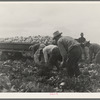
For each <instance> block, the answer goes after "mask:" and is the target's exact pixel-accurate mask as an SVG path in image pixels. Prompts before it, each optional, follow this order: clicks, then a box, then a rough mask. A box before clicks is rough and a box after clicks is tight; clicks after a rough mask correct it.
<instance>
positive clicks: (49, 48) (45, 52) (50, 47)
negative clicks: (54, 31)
mask: <svg viewBox="0 0 100 100" xmlns="http://www.w3.org/2000/svg"><path fill="white" fill-rule="evenodd" d="M54 48H58V47H57V46H56V45H48V46H46V47H44V48H43V55H44V60H45V63H47V62H48V59H49V57H48V55H49V54H51V53H52V50H53V49H54Z"/></svg>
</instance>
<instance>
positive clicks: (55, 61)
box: [48, 48, 62, 70]
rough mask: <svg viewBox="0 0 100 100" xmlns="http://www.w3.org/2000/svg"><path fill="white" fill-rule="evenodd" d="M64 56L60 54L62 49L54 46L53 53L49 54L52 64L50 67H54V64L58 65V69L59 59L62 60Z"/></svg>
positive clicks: (50, 63)
mask: <svg viewBox="0 0 100 100" xmlns="http://www.w3.org/2000/svg"><path fill="white" fill-rule="evenodd" d="M61 60H62V57H61V54H60V51H59V49H58V48H54V49H53V50H52V52H51V54H49V61H48V64H49V66H50V68H51V69H52V67H53V66H56V67H57V69H58V70H59V63H58V61H61Z"/></svg>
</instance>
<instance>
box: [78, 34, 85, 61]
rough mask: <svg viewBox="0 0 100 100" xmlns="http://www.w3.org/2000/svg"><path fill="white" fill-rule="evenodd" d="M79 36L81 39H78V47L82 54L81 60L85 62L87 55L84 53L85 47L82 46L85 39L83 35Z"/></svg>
mask: <svg viewBox="0 0 100 100" xmlns="http://www.w3.org/2000/svg"><path fill="white" fill-rule="evenodd" d="M80 36H81V37H80V38H79V39H78V42H79V43H80V45H81V47H82V54H83V56H82V59H83V57H84V60H85V59H86V58H87V55H86V52H85V46H84V43H85V41H86V39H85V38H84V34H83V33H81V34H80Z"/></svg>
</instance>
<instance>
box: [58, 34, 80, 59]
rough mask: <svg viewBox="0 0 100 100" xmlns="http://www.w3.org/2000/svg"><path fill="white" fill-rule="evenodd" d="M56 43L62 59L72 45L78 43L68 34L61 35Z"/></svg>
mask: <svg viewBox="0 0 100 100" xmlns="http://www.w3.org/2000/svg"><path fill="white" fill-rule="evenodd" d="M57 44H58V48H59V50H60V53H61V56H62V58H63V59H64V58H66V57H67V54H68V53H69V51H70V50H71V49H72V48H73V47H74V46H78V45H80V44H79V43H78V42H77V41H76V40H75V39H73V38H72V37H69V36H65V37H61V38H60V39H59V40H58V42H57Z"/></svg>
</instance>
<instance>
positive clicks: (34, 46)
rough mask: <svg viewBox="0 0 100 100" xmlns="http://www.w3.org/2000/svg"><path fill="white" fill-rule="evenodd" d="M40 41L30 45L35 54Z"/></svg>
mask: <svg viewBox="0 0 100 100" xmlns="http://www.w3.org/2000/svg"><path fill="white" fill-rule="evenodd" d="M39 46H40V43H36V44H34V45H31V46H30V47H29V49H30V50H32V53H33V55H34V54H35V52H36V51H37V50H38V49H39Z"/></svg>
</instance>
